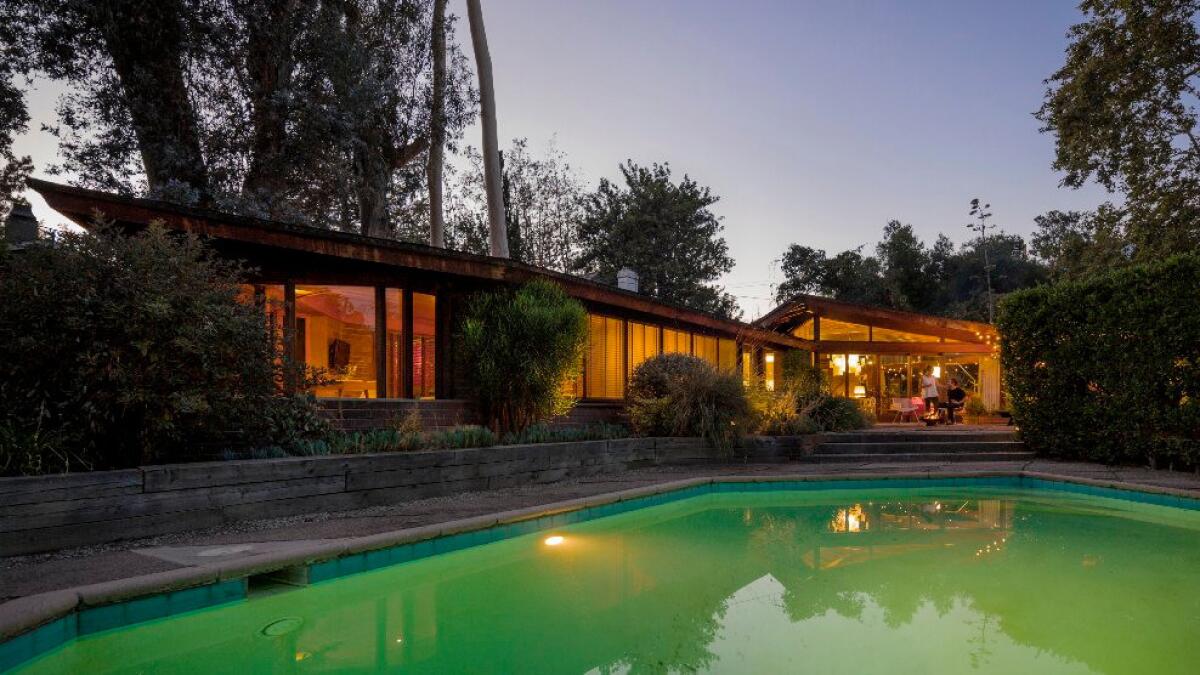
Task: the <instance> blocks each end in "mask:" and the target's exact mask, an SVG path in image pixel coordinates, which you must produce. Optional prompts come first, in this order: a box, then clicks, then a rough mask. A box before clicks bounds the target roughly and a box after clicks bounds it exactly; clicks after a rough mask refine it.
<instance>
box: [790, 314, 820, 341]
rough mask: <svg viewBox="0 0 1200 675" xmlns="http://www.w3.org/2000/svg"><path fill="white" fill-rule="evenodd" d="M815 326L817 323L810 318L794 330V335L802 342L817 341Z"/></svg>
mask: <svg viewBox="0 0 1200 675" xmlns="http://www.w3.org/2000/svg"><path fill="white" fill-rule="evenodd" d="M814 325H815V322H814V321H813V319H812V317H809V318H808V319H807V320H806V321H805V322H804V323H802V324H800V325H799V326H796V327H795V328H793V329H792V335H793V336H794V337H798V338H800V339H801V340H815V339H816V338H815V337H814V335H815V332H814V331H813V326H814Z"/></svg>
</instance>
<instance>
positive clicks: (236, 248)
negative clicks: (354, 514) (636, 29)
mask: <svg viewBox="0 0 1200 675" xmlns="http://www.w3.org/2000/svg"><path fill="white" fill-rule="evenodd" d="M29 185H30V187H31V188H33V189H34V190H36V191H37V192H38V193H40V194H41V195H42V196H43V197H44V198H45V199H46V202H47V203H48V204H49V205H50V206H51V207H52V208H54V209H55V210H56V211H58V212H59V213H62V214H64V215H65V216H67V217H68V218H70V219H71V220H72V221H74V222H75V223H77V224H79V225H80V226H82V227H85V228H90V227H93V226H94V223H95V220H96V216H97V215H98V214H99V215H102V216H103V217H104V218H106V219H108V220H111V221H112V222H113V223H115V225H116V226H118V227H120V228H123V229H125V230H127V231H136V230H137V229H140V228H144V227H146V226H147V225H148V224H150V223H152V222H159V223H161V224H162V225H163V226H164V227H166V228H168V229H170V230H176V231H181V232H188V233H192V234H195V235H198V236H201V237H203V238H205V239H206V240H208V241H209V242H210V244H211V245H212V246H213V248H214V249H215V250H216V251H217V252H218V254H220V255H222V256H226V257H229V258H235V259H240V260H244V261H245V262H246V263H247V265H248V266H249V267H250V268H252V270H253V272H252V277H251V278H250V279H249V280H248V281H249V283H248V284H247V287H246V297H247V299H254V300H256V301H258V302H262V303H264V304H265V305H266V306H267V307H268V308H271V311H270V315H271V316H272V320H273V321H275V322H276V325H277V326H278V327H279V328H280V329H281V334H283V335H286V336H288V338H287V339H288V341H289V342H290V348H291V349H292V350H293V354H294V355H295V356H296V357H297V358H298V359H299V360H301V361H303V362H305V363H307V364H309V365H312V366H314V367H318V368H322V369H326V371H327V372H328V374H329V378H330V380H331V381H330V382H329V383H328V384H323V385H321V386H318V387H316V388H315V389H314V392H313V393H314V394H315V395H316V396H317V397H319V398H321V399H323V402H324V407H325V408H326V410H328V411H330V414H331V415H332V416H333V417H334V418H335V419H337V420H340V421H341V423H342V424H343V426H345V427H347V428H355V427H358V428H365V427H369V426H372V425H376V424H379V423H381V422H385V421H389V420H393V419H395V418H397V417H399V416H401V415H403V414H405V413H406V412H407V411H408V410H410V409H411V408H412V407H413V406H419V408H420V410H421V412H422V417H423V419H424V420H425V421H426V423H428V424H431V425H435V426H438V425H447V424H455V423H463V422H470V421H473V420H474V416H473V413H472V411H471V409H470V406H469V404H468V403H467V402H466V401H465V396H466V394H467V392H468V390H469V384H470V383H469V382H468V381H466V378H467V374H466V373H467V371H466V369H465V368H464V364H462V363H461V362H460V361H458V360H456V358H455V352H454V342H455V341H454V339H453V334H454V331H455V327H456V326H457V319H458V316H459V315H460V313H461V312H462V310H463V307H464V305H465V303H466V302H467V301H468V299H469V298H470V296H471V295H472V294H474V293H476V292H478V291H480V290H485V289H488V288H494V287H496V286H497V285H513V284H520V283H522V282H526V281H529V280H532V279H537V278H547V279H551V280H553V281H555V282H557V283H559V284H560V285H561V286H562V287H563V288H564V289H565V290H566V292H567V293H568V294H569V295H571V296H572V297H574V298H576V299H577V300H579V301H580V302H581V303H582V304H583V305H584V306H585V307H586V309H587V311H588V324H589V343H588V348H587V352H586V356H585V363H584V368H583V376H582V377H581V378H580V380H579V381H578V382H575V383H573V384H572V385H570V386H572V387H573V388H574V391H575V393H576V394H577V395H578V396H579V397H580V401H581V402H580V405H579V406H578V407H577V408H576V410H575V411H574V412H573V413H572V417H571V419H570V421H571V422H583V421H599V420H611V419H615V418H616V417H617V415H618V414H619V412H620V409H621V406H622V402H623V399H624V397H625V386H626V382H627V380H628V377H629V374H630V373H631V372H632V371H633V369H634V368H636V367H637V365H638V364H640V363H641V362H642V361H644V360H646V359H647V358H650V357H653V356H655V355H657V354H659V353H665V352H682V353H690V354H694V355H695V356H698V357H700V358H702V359H705V360H706V361H708V362H710V363H712V364H713V365H714V366H717V367H720V368H726V369H730V370H738V371H740V372H743V373H744V374H745V376H746V377H763V378H764V379H765V381H766V383H767V385H768V386H773V383H774V378H775V372H776V370H775V368H776V365H775V364H776V361H777V360H778V358H779V357H780V355H781V354H782V353H783V352H786V351H789V350H797V349H799V350H806V351H808V352H811V353H812V354H813V357H812V358H814V359H815V363H817V364H818V365H820V366H821V367H822V368H823V369H824V370H826V371H827V372H828V374H829V383H830V387H831V391H832V392H833V393H834V394H837V395H845V396H849V397H857V398H860V399H863V401H864V405H868V402H869V406H870V407H874V408H879V407H880V406H882V408H883V410H886V408H887V406H886V398H887V397H888V396H904V395H908V394H910V393H911V387H912V378H913V375H912V373H913V372H914V371H913V369H914V368H920V367H922V366H923V365H924V364H926V363H931V364H935V365H938V366H940V367H941V368H944V369H946V370H948V371H951V372H961V373H964V374H969V376H968V381H969V383H970V384H971V385H972V386H974V387H975V388H976V389H977V390H978V391H980V392H982V395H983V396H984V398H985V400H990V401H994V402H996V403H998V402H999V401H998V399H999V385H998V381H999V380H998V370H997V369H998V365H996V364H997V361H996V358H995V339H994V337H995V331H994V330H993V329H992V327H991V326H988V325H986V324H977V323H971V322H963V321H952V320H949V319H942V318H937V317H930V316H921V315H916V314H910V313H906V312H894V311H891V310H883V309H878V308H869V307H860V306H857V305H851V304H847V303H839V302H834V301H830V300H826V299H822V298H816V297H812V296H799V297H797V298H794V299H792V300H791V301H789V302H788V303H785V304H784V305H782V306H781V307H779V308H778V309H776V310H774V311H773V312H771V313H770V314H768V315H767V316H765V317H763V318H762V319H760V320H758V321H755V322H752V323H746V322H742V321H734V320H729V319H725V318H722V317H719V316H715V315H712V314H708V313H705V312H700V311H696V310H693V309H690V308H687V307H683V306H679V305H674V304H671V303H666V302H661V301H659V300H655V299H653V298H650V297H648V296H646V295H642V294H639V293H638V292H637V291H636V289H635V288H629V289H626V288H617V287H614V286H610V285H607V284H603V283H598V282H596V281H592V280H589V279H585V278H581V277H578V276H572V275H568V274H562V273H559V272H555V271H551V270H547V269H542V268H538V267H534V266H531V265H527V264H523V263H520V262H515V261H512V260H507V259H501V258H493V257H489V256H482V255H474V254H470V253H463V252H459V251H450V250H445V249H437V248H432V247H429V246H423V245H420V244H413V243H406V242H399V241H395V240H390V239H380V238H374V237H367V236H363V235H359V234H353V233H348V232H341V231H336V230H328V229H322V228H317V227H310V226H304V225H296V224H291V223H285V222H276V221H269V220H262V219H258V218H251V217H246V216H238V215H232V214H227V213H221V212H218V211H213V210H210V209H204V208H196V207H189V206H181V205H177V204H171V203H167V202H161V201H156V200H150V199H140V198H132V197H126V196H122V195H116V194H110V193H106V192H101V191H96V190H88V189H82V188H76V187H70V186H65V185H59V184H56V183H51V182H47V181H41V180H30V181H29ZM531 347H534V346H531Z"/></svg>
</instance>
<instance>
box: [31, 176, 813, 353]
mask: <svg viewBox="0 0 1200 675" xmlns="http://www.w3.org/2000/svg"><path fill="white" fill-rule="evenodd" d="M28 184H29V187H31V188H32V189H34V190H36V191H37V192H38V193H39V194H41V195H42V196H43V197H44V198H45V199H46V202H47V203H48V204H49V205H50V207H51V208H53V209H54V210H56V211H58V212H60V213H62V214H63V215H65V216H67V217H68V218H70V219H71V220H72V221H73V222H75V223H76V224H78V225H80V226H81V227H85V228H91V227H93V226H94V223H95V220H96V216H97V215H103V216H104V217H106V218H109V219H113V220H115V221H116V222H117V223H118V224H119V225H122V226H126V227H128V226H145V225H148V224H150V223H152V222H156V221H157V222H161V223H162V224H163V226H164V227H167V228H169V229H174V230H179V231H183V232H189V233H193V234H197V235H201V236H206V237H212V238H214V239H223V240H229V241H236V242H243V243H250V244H258V245H265V246H273V247H278V248H282V249H289V250H293V251H302V252H306V253H314V254H318V255H327V256H333V257H338V258H347V259H353V260H359V261H363V262H371V263H378V264H383V265H390V266H395V267H404V268H408V269H414V270H422V271H428V272H434V273H440V274H450V275H458V276H463V277H471V278H476V279H488V280H494V281H497V282H508V283H522V282H525V281H530V280H532V279H535V278H547V279H551V280H553V281H556V282H558V283H559V284H561V285H562V286H563V288H564V289H565V290H566V291H567V293H569V294H570V295H572V296H573V297H576V298H579V299H582V300H586V301H590V302H595V303H599V304H605V305H610V306H614V307H619V308H622V309H626V310H631V311H635V312H643V313H646V314H651V315H654V316H657V317H660V318H662V319H665V320H669V321H678V322H682V323H687V324H691V325H693V326H697V327H701V328H707V329H711V330H714V331H718V332H722V333H727V334H733V335H738V336H740V337H743V338H745V339H748V340H753V341H757V342H760V343H763V344H770V345H774V346H777V347H802V346H803V342H802V341H801V340H798V339H796V338H794V337H792V336H790V335H784V334H781V333H776V332H773V331H770V330H766V329H763V328H760V327H758V326H756V325H753V324H748V323H745V322H742V321H734V320H730V319H725V318H722V317H719V316H716V315H714V314H710V313H707V312H701V311H698V310H695V309H691V308H689V307H684V306H682V305H676V304H673V303H668V302H663V301H660V300H656V299H654V298H651V297H649V296H646V295H642V294H638V293H633V292H630V291H625V290H622V289H619V288H616V287H614V286H609V285H606V284H602V283H599V282H597V281H593V280H590V279H585V278H583V277H578V276H574V275H570V274H564V273H562V272H556V271H554V270H549V269H545V268H541V267H536V266H534V265H528V264H525V263H521V262H516V261H514V260H509V259H507V258H496V257H492V256H485V255H477V254H473V253H465V252H462V251H452V250H448V249H440V248H433V247H431V246H425V245H423V244H415V243H410V242H402V241H397V240H394V239H383V238H379V237H368V236H365V235H361V234H356V233H352V232H342V231H338V230H329V229H324V228H319V227H313V226H309V225H299V224H295V223H288V222H283V221H274V220H266V219H261V218H253V217H249V216H242V215H236V214H231V213H224V212H221V211H216V210H213V209H207V208H200V207H194V206H184V205H180V204H173V203H170V202H165V201H159V200H154V199H145V198H139V197H129V196H125V195H118V194H113V193H109V192H103V191H99V190H89V189H85V188H78V187H72V186H69V185H62V184H59V183H53V182H50V181H44V180H38V179H29V180H28Z"/></svg>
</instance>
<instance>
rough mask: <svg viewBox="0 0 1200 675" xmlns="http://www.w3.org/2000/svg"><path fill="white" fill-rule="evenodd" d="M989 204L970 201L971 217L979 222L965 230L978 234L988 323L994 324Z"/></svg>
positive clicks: (994, 297)
mask: <svg viewBox="0 0 1200 675" xmlns="http://www.w3.org/2000/svg"><path fill="white" fill-rule="evenodd" d="M990 208H992V205H991V204H983V205H980V203H979V198H978V197H976V198H975V199H972V200H971V215H972V216H973V217H974V218H975V219H976V220H977V221H979V222H975V223H968V224H967V228H968V229H970V230H973V231H975V232H978V233H979V248H981V249H983V278H984V279H985V280H986V281H987V306H988V323H993V324H994V323H996V296H995V294H993V293H992V263H991V261H990V260H989V258H988V247H987V231H988V227H989V226H988V218H991V217H992V212H991V211H989V210H988V209H990Z"/></svg>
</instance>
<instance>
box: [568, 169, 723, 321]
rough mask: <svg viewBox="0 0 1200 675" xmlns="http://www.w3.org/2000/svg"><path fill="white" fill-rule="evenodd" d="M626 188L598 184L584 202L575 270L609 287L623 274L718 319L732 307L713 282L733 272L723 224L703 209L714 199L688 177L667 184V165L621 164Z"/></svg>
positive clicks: (670, 299) (644, 289)
mask: <svg viewBox="0 0 1200 675" xmlns="http://www.w3.org/2000/svg"><path fill="white" fill-rule="evenodd" d="M621 175H622V178H623V180H624V183H625V184H624V186H621V185H618V184H616V183H613V182H611V181H609V180H608V179H602V180H601V181H600V185H599V187H598V188H597V189H596V191H595V192H593V193H592V194H590V195H587V196H586V197H585V198H584V203H583V220H582V221H581V222H580V225H579V247H580V253H579V256H578V257H577V258H576V259H575V261H574V269H575V270H576V271H578V272H583V273H585V274H588V275H592V276H594V277H595V278H598V279H602V280H605V281H607V282H609V283H615V281H616V276H617V272H618V271H620V269H621V268H623V267H628V268H630V269H632V270H634V271H635V272H637V273H638V275H639V277H640V281H639V283H640V289H639V290H640V292H642V293H644V294H646V295H649V296H650V297H653V298H657V299H659V300H665V301H667V302H674V303H677V304H680V305H686V306H688V307H692V308H695V309H699V310H702V311H706V312H713V313H715V314H721V315H724V316H731V317H732V316H736V315H737V314H739V313H740V312H739V310H738V309H737V302H736V301H735V300H734V298H733V296H731V295H729V294H728V293H726V292H725V291H724V289H722V288H721V287H720V286H717V285H715V282H716V280H717V279H718V278H720V276H721V275H722V274H724V273H726V272H728V271H729V270H731V269H733V259H732V258H730V257H729V247H728V246H727V245H726V243H725V239H724V238H722V237H721V230H722V226H721V220H720V218H718V217H717V216H715V215H714V214H713V213H712V211H710V210H709V207H711V206H712V205H713V204H716V203H717V200H718V197H717V196H716V195H714V194H712V192H711V191H710V190H709V189H708V188H707V187H703V186H701V185H699V184H698V183H697V182H696V181H694V180H692V179H691V178H689V177H688V176H686V175H685V176H684V177H683V179H682V180H680V181H679V182H675V181H674V180H672V178H671V168H670V167H669V166H668V165H666V164H654V165H652V166H650V167H643V166H638V165H637V164H634V163H633V162H632V161H629V162H627V163H625V164H622V165H621Z"/></svg>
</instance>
